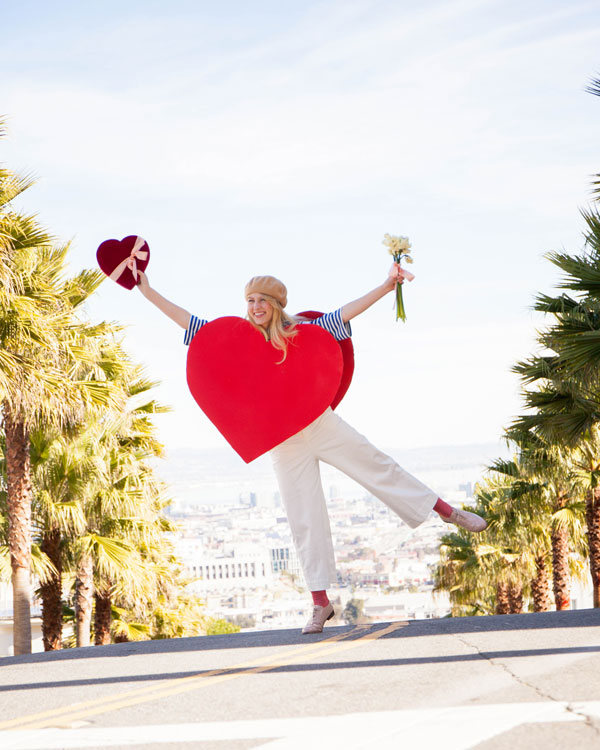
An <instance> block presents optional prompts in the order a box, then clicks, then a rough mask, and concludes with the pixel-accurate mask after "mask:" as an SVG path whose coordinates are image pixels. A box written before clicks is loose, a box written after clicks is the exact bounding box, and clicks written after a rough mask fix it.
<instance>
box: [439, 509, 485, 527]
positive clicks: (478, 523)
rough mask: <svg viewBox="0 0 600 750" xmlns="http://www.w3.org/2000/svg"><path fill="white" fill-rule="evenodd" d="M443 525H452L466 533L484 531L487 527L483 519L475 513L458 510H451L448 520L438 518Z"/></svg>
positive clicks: (442, 517)
mask: <svg viewBox="0 0 600 750" xmlns="http://www.w3.org/2000/svg"><path fill="white" fill-rule="evenodd" d="M440 518H441V519H442V521H443V522H444V523H453V524H454V525H455V526H460V527H461V528H463V529H466V530H467V531H474V532H476V533H477V532H480V531H485V529H487V527H488V523H487V521H486V520H485V518H482V517H481V516H478V515H477V513H471V511H468V510H459V509H458V508H452V513H451V514H450V517H449V518H445V517H444V516H440Z"/></svg>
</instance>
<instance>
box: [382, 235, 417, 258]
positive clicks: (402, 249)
mask: <svg viewBox="0 0 600 750" xmlns="http://www.w3.org/2000/svg"><path fill="white" fill-rule="evenodd" d="M383 244H384V245H385V246H386V247H387V248H388V251H389V253H390V255H399V254H402V253H406V254H407V253H410V247H411V245H410V242H409V241H408V237H402V236H399V237H396V236H394V235H391V234H384V235H383Z"/></svg>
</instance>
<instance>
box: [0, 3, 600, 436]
mask: <svg viewBox="0 0 600 750" xmlns="http://www.w3.org/2000/svg"><path fill="white" fill-rule="evenodd" d="M598 11H599V6H598V2H597V1H594V2H578V1H577V0H575V2H567V1H566V0H562V1H561V2H558V1H554V0H544V1H541V0H539V1H537V0H534V1H527V0H526V1H525V2H523V1H522V0H521V1H520V2H512V1H511V0H498V1H496V0H452V1H450V0H424V1H423V2H420V3H414V2H408V0H395V1H394V2H390V1H381V2H380V1H378V0H364V1H363V0H325V1H323V2H313V1H312V0H308V1H307V2H301V1H296V2H289V0H278V1H277V2H275V0H273V1H260V0H259V1H257V2H251V1H250V2H234V1H229V0H222V1H221V2H219V3H215V2H205V1H204V0H195V1H194V2H191V1H190V2H186V1H184V0H171V1H170V2H169V3H168V4H167V3H163V2H160V3H159V2H153V1H144V2H127V0H121V1H120V2H114V1H113V0H106V1H105V2H103V3H94V4H91V3H81V2H77V3H76V2H60V0H58V1H57V2H53V3H46V2H31V1H27V0H25V1H23V2H20V3H18V4H17V3H13V4H10V5H7V6H6V7H3V8H2V19H3V20H2V26H3V34H2V45H1V46H0V69H1V70H2V76H1V78H0V113H2V114H4V115H5V116H6V117H7V119H8V128H9V137H8V138H7V139H5V140H4V141H2V142H1V143H0V161H2V162H3V163H4V164H5V165H6V166H8V167H9V168H11V169H13V170H15V171H21V172H31V173H33V174H34V175H35V176H36V177H37V183H36V185H35V186H34V187H32V188H31V189H30V190H29V191H27V193H26V194H24V195H23V196H22V197H21V198H20V199H19V201H20V202H19V208H22V209H23V210H26V211H29V212H32V213H36V214H37V215H38V218H39V220H40V222H41V223H42V224H43V225H44V226H45V227H47V228H48V229H49V230H50V231H51V232H52V233H53V234H54V235H55V236H56V237H57V238H59V240H60V241H71V242H72V250H71V254H70V270H71V272H72V273H76V272H78V271H80V270H81V269H82V268H87V267H94V266H95V263H96V261H95V251H96V248H97V246H98V245H99V244H100V243H101V242H102V241H103V240H105V239H109V238H118V239H120V238H122V237H124V236H126V235H129V234H139V235H141V236H143V237H144V238H145V239H146V240H147V242H148V243H149V246H150V250H151V258H150V264H149V267H148V276H149V278H150V281H151V284H152V285H153V286H154V287H155V288H156V289H158V291H160V292H161V293H162V294H163V295H164V296H166V297H167V298H169V299H171V300H172V301H174V302H176V303H177V304H179V305H181V306H183V307H185V308H186V309H188V310H190V311H191V312H193V313H195V314H197V315H199V316H201V317H205V318H209V319H212V318H217V317H220V316H224V315H241V316H243V315H244V313H245V304H244V298H243V289H244V285H245V283H246V281H247V280H248V279H249V278H250V277H251V276H254V275H258V274H271V275H275V276H277V277H279V278H281V279H282V280H283V281H284V282H285V283H286V284H287V286H288V290H289V304H288V310H289V311H291V312H295V311H300V310H303V309H319V310H323V311H328V310H333V309H336V308H337V307H339V306H341V305H343V304H344V303H346V302H348V301H350V300H352V299H355V298H356V297H359V296H361V295H362V294H364V293H366V292H367V291H369V290H370V289H372V288H374V287H376V286H378V285H379V284H380V283H381V282H382V281H383V280H384V279H385V277H386V275H387V270H388V267H389V260H390V259H389V256H388V255H387V251H386V249H385V247H384V246H383V245H382V239H383V235H384V234H385V233H390V234H401V235H407V236H409V237H410V240H411V242H412V246H413V257H414V265H413V266H411V271H413V272H414V274H415V276H416V279H415V281H414V282H413V283H412V284H405V289H404V294H405V304H406V308H407V315H408V320H407V322H406V323H402V322H396V321H395V316H394V311H393V300H392V295H390V296H389V297H386V298H384V299H383V300H381V301H380V302H378V303H377V304H376V305H375V306H374V307H372V308H371V309H369V310H368V311H367V312H365V313H364V314H363V315H361V316H360V317H358V318H356V319H355V320H354V321H353V331H354V339H353V340H354V347H355V355H356V371H355V375H354V381H353V384H352V386H351V388H350V390H349V392H348V394H347V395H346V398H345V399H344V401H343V403H342V404H341V405H340V406H339V407H338V412H339V413H340V415H341V416H342V417H344V418H345V419H347V420H348V421H349V422H350V423H351V424H352V425H353V426H355V427H356V428H357V429H358V430H359V431H361V432H363V433H364V434H366V435H367V436H368V437H369V438H370V439H371V440H372V442H374V443H375V444H377V445H379V446H381V447H393V448H395V449H406V448H414V447H419V446H432V445H467V444H475V443H484V442H490V441H492V442H493V441H497V440H499V439H500V438H501V436H502V432H503V429H504V428H505V427H506V426H507V425H508V424H509V423H510V421H511V420H512V419H513V418H514V417H515V416H516V415H517V414H519V413H520V412H521V410H522V405H521V398H520V395H519V381H518V379H517V377H516V376H515V375H514V374H512V373H511V367H512V366H513V364H514V363H515V362H516V361H518V360H519V359H523V358H526V357H527V356H529V355H530V354H531V352H532V351H533V350H534V348H535V336H536V328H539V326H541V325H543V321H542V320H541V319H540V318H539V317H537V316H536V315H535V314H534V313H532V311H531V305H532V303H533V299H534V296H535V294H536V293H538V292H551V291H552V289H553V286H554V285H555V284H556V283H557V281H558V280H559V275H558V271H557V270H556V269H555V268H554V267H553V266H552V265H551V264H550V263H549V262H548V260H546V259H545V257H544V256H545V254H546V253H548V252H550V251H553V250H562V249H565V250H568V251H569V252H578V251H579V250H580V249H581V247H582V229H583V220H582V219H581V216H580V210H581V209H582V208H585V207H586V206H588V205H589V202H590V200H591V191H590V182H591V175H592V174H594V173H596V172H598V171H600V139H598V136H597V134H598V122H599V120H600V99H599V98H598V97H594V96H592V95H591V94H589V93H587V92H586V91H585V88H586V86H587V85H588V84H589V83H590V81H591V79H592V78H594V77H595V76H600V53H599V50H600V14H599V13H598ZM88 314H89V316H90V318H91V319H92V320H100V319H107V320H115V321H119V322H121V323H122V324H124V325H125V326H126V331H125V337H126V342H127V343H126V346H127V348H128V350H129V351H130V352H131V353H132V356H133V357H134V358H135V359H136V360H138V361H140V362H143V363H144V364H145V365H146V367H147V372H148V374H149V375H150V377H151V378H153V379H156V380H159V381H161V385H160V386H159V387H158V388H157V389H156V396H157V398H158V399H159V400H160V401H162V402H163V403H165V404H169V405H170V406H171V407H172V411H171V412H170V413H169V414H167V415H163V416H160V417H159V418H158V425H159V431H160V438H161V439H162V441H163V442H164V443H165V445H166V446H167V449H168V450H169V449H175V448H181V447H188V448H189V447H197V448H199V449H208V448H215V447H220V446H224V445H226V443H225V442H224V440H223V438H222V437H221V436H220V435H219V433H218V432H217V431H216V429H215V428H214V427H213V426H212V425H211V424H210V423H209V422H208V420H207V419H206V418H205V417H204V415H203V414H202V413H201V412H200V410H199V409H198V407H197V406H196V404H195V402H194V401H193V399H192V398H191V396H190V394H189V391H188V389H187V385H186V381H185V362H186V354H187V350H186V348H185V347H184V346H183V344H182V338H183V336H182V334H183V331H182V330H181V329H179V328H178V327H177V326H176V325H175V324H173V323H172V322H171V321H169V320H168V319H166V318H165V317H164V316H163V315H162V314H161V313H160V312H159V311H158V310H156V309H155V308H154V307H153V306H151V305H150V304H149V303H148V302H147V301H146V300H145V299H144V298H143V297H142V296H141V295H140V294H139V292H138V291H137V290H133V291H126V290H124V289H122V288H121V287H119V286H118V285H116V284H114V283H113V282H111V281H110V280H106V281H105V282H104V283H103V284H102V286H101V288H100V290H99V291H98V293H97V294H96V295H95V296H94V298H93V299H92V300H91V301H90V304H89V306H88Z"/></svg>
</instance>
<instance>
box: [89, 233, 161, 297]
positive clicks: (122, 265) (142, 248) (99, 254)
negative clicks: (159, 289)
mask: <svg viewBox="0 0 600 750" xmlns="http://www.w3.org/2000/svg"><path fill="white" fill-rule="evenodd" d="M96 260H97V261H98V265H99V266H100V268H101V269H102V270H103V271H104V273H105V274H106V275H107V276H108V277H109V278H111V279H112V280H113V281H116V282H117V284H120V285H121V286H122V287H125V289H133V287H134V286H136V285H137V278H136V276H135V275H134V270H135V269H137V270H139V271H145V270H146V267H147V265H148V262H149V260H150V248H149V247H148V243H147V242H146V241H145V240H144V239H143V238H142V237H138V236H137V235H135V234H131V235H129V236H128V237H124V238H123V239H122V240H105V241H104V242H103V243H102V244H101V245H100V246H99V247H98V249H97V250H96Z"/></svg>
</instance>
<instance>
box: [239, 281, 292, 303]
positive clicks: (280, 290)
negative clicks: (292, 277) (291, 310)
mask: <svg viewBox="0 0 600 750" xmlns="http://www.w3.org/2000/svg"><path fill="white" fill-rule="evenodd" d="M256 293H258V294H268V295H269V297H274V298H275V299H276V300H277V302H279V304H280V305H281V306H282V307H285V306H286V305H287V289H286V287H285V284H284V283H283V281H279V279H276V278H275V277H274V276H255V277H254V278H252V279H250V281H249V282H248V283H247V284H246V289H245V290H244V294H245V296H246V297H248V296H249V295H250V294H256Z"/></svg>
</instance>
